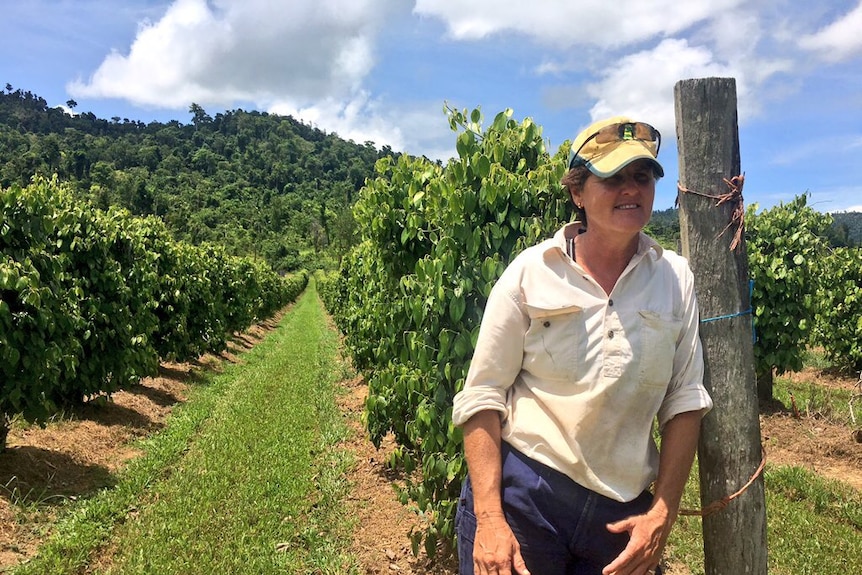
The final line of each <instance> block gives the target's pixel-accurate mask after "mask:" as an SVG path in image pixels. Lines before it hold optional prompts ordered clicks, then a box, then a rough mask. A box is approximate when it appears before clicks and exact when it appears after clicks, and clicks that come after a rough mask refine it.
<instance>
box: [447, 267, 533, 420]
mask: <svg viewBox="0 0 862 575" xmlns="http://www.w3.org/2000/svg"><path fill="white" fill-rule="evenodd" d="M506 276H507V274H505V273H504V274H503V277H501V278H500V281H498V282H497V284H495V286H494V288H493V289H492V290H491V293H490V294H489V296H488V302H487V304H486V306H485V312H484V314H483V316H482V324H481V327H480V328H479V337H478V339H477V341H476V349H475V351H474V353H473V359H472V361H471V363H470V369H469V370H468V372H467V378H466V380H465V382H464V389H463V390H461V391H460V392H458V393H457V394H456V395H455V399H454V401H453V410H452V420H453V422H454V423H455V425H464V423H466V422H467V420H469V419H470V418H471V417H472V416H473V415H475V414H476V413H479V412H480V411H486V410H493V411H499V412H500V413H501V414H502V415H503V417H505V415H506V413H507V409H506V393H507V391H508V389H509V388H510V387H511V386H512V385H513V384H514V382H515V378H516V377H518V374H519V373H520V371H521V364H522V362H523V356H524V334H525V333H526V331H527V328H528V327H529V317H528V316H527V315H526V314H525V313H524V311H523V309H522V306H521V305H519V302H518V294H519V291H517V288H515V289H512V288H510V287H508V286H507V282H506V279H507V277H506Z"/></svg>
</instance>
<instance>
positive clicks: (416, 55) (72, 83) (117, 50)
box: [0, 0, 862, 212]
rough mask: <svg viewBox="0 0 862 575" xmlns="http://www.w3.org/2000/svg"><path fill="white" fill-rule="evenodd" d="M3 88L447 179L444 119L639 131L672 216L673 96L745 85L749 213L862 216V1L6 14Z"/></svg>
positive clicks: (147, 6)
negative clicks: (350, 146) (384, 152)
mask: <svg viewBox="0 0 862 575" xmlns="http://www.w3.org/2000/svg"><path fill="white" fill-rule="evenodd" d="M0 72H2V73H0V87H2V86H5V85H6V83H9V84H11V85H12V86H13V87H14V88H20V89H22V90H25V91H31V92H33V93H35V94H38V95H39V96H42V97H43V98H45V99H46V100H47V101H48V103H49V104H50V105H52V106H53V105H64V104H65V102H66V101H67V100H69V99H74V100H76V101H77V102H78V106H77V108H76V111H77V112H82V111H89V112H93V113H94V114H96V115H97V116H99V117H103V118H112V117H115V116H117V117H120V118H129V119H131V120H141V121H144V122H149V121H151V120H158V121H167V120H174V119H175V120H179V121H180V122H183V123H188V122H190V120H191V116H190V114H189V112H188V109H189V105H190V104H191V103H192V102H194V103H197V104H200V105H201V106H203V107H204V108H205V109H206V110H207V112H208V113H210V114H215V113H217V112H219V111H222V110H226V109H236V108H243V109H246V110H251V109H257V110H261V111H268V112H272V113H280V114H291V115H293V116H294V117H296V118H300V119H303V120H304V121H306V122H310V123H313V124H315V125H316V126H317V127H319V128H321V129H324V130H326V131H328V132H336V133H338V134H339V135H341V136H342V137H345V138H349V139H352V140H354V141H356V142H365V141H369V140H370V141H374V142H375V143H376V144H377V145H378V146H382V145H384V144H388V145H390V146H391V147H392V148H393V149H395V150H399V151H405V152H408V153H411V154H425V155H427V156H429V157H432V158H440V159H443V160H445V159H446V158H448V157H449V156H450V155H453V154H454V147H455V138H454V136H453V134H452V132H450V130H449V127H448V123H447V122H446V118H445V116H444V114H443V106H444V103H448V104H449V105H451V106H453V107H456V108H459V109H463V108H467V109H473V108H475V107H479V108H481V110H482V111H483V113H484V115H485V118H486V120H487V121H490V120H491V119H492V118H493V117H494V115H495V114H496V113H497V112H499V111H502V110H504V109H506V108H512V109H513V110H514V118H516V119H519V120H520V119H523V118H525V117H530V118H532V119H533V120H534V121H535V122H536V123H537V124H539V125H540V126H542V128H543V134H544V137H545V139H546V140H547V141H548V143H549V146H550V149H551V150H552V151H555V150H556V149H557V148H558V147H559V146H560V145H561V144H562V143H563V141H565V140H566V139H569V138H572V137H573V136H574V134H575V133H576V132H577V131H578V130H579V129H581V128H582V127H584V126H585V125H587V124H589V123H590V122H591V121H592V120H595V119H599V118H602V117H606V116H610V115H616V114H627V115H630V116H633V117H635V118H637V119H642V120H644V121H647V122H650V123H652V124H653V125H655V126H656V127H657V128H659V130H660V131H661V132H662V134H663V135H664V141H663V145H662V151H661V157H660V159H661V160H662V163H663V164H664V166H665V168H666V177H665V178H664V179H663V180H661V181H660V182H659V185H658V188H657V197H656V204H655V207H656V208H657V209H663V208H667V207H670V206H672V205H673V201H674V198H675V196H676V180H677V170H676V165H677V150H676V148H675V138H674V134H675V128H674V104H673V87H674V85H675V84H676V82H677V81H679V80H682V79H688V78H703V77H710V76H724V77H733V78H735V79H736V82H737V94H738V100H739V104H738V112H739V123H740V126H739V136H740V146H741V156H742V169H743V171H744V172H745V174H746V183H745V189H744V196H745V200H746V203H748V204H751V203H757V204H759V205H760V207H761V208H767V207H771V206H773V205H776V204H778V203H779V202H787V201H790V200H791V199H793V197H794V196H796V195H799V194H802V193H806V192H807V193H809V194H810V198H809V202H810V203H811V204H812V205H814V207H815V208H816V209H818V210H820V211H824V212H826V211H840V210H857V211H862V161H860V160H859V156H860V155H862V0H846V1H839V0H826V1H823V2H811V1H810V0H805V1H803V0H686V1H682V0H616V1H614V0H581V1H578V2H565V1H562V0H559V1H552V0H532V1H530V2H523V1H512V0H415V1H412V0H209V1H207V0H0Z"/></svg>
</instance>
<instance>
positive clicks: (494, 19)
mask: <svg viewBox="0 0 862 575" xmlns="http://www.w3.org/2000/svg"><path fill="white" fill-rule="evenodd" d="M740 4H743V1H742V0H688V1H686V2H679V1H678V0H617V1H615V2H613V3H611V2H607V0H581V1H580V2H559V1H556V0H533V1H532V2H530V3H529V4H526V5H525V4H524V3H523V2H522V1H519V0H471V1H470V2H463V1H461V0H416V7H415V8H414V13H416V14H419V15H422V16H431V17H436V18H439V19H441V20H443V21H444V22H445V23H446V26H447V28H448V31H449V34H450V35H451V36H453V37H454V38H457V39H461V40H478V39H482V38H485V37H487V36H490V35H492V34H496V33H501V32H505V31H514V32H519V33H523V34H526V35H528V36H531V37H532V38H534V39H535V40H536V41H538V42H542V43H547V44H552V45H556V46H574V45H579V44H580V45H583V44H597V45H601V46H604V47H620V46H626V45H629V44H633V43H636V42H641V41H644V40H648V39H650V38H653V37H656V36H668V35H672V34H676V33H678V32H681V31H683V30H685V29H687V28H689V27H691V26H692V25H694V24H697V23H699V22H702V21H706V20H708V19H710V18H712V17H713V16H715V15H716V14H721V13H723V12H725V11H728V10H731V9H733V8H734V7H736V6H738V5H740Z"/></svg>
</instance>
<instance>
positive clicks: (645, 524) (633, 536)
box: [602, 510, 673, 575]
mask: <svg viewBox="0 0 862 575" xmlns="http://www.w3.org/2000/svg"><path fill="white" fill-rule="evenodd" d="M672 524H673V521H668V517H667V516H662V514H661V513H657V512H656V510H651V511H649V512H647V513H645V514H643V515H634V516H632V517H627V518H626V519H623V520H622V521H617V522H616V523H611V524H609V525H608V526H607V528H608V531H610V532H611V533H625V532H628V534H629V542H628V545H626V548H625V549H623V552H622V553H620V554H619V556H618V557H617V558H616V559H614V560H613V561H612V562H611V563H610V564H609V565H608V566H607V567H605V568H604V569H603V570H602V575H646V574H649V573H654V572H655V571H654V570H655V568H656V567H658V564H659V561H660V560H661V554H662V552H663V551H664V546H665V544H666V543H667V538H668V535H670V529H671V526H672Z"/></svg>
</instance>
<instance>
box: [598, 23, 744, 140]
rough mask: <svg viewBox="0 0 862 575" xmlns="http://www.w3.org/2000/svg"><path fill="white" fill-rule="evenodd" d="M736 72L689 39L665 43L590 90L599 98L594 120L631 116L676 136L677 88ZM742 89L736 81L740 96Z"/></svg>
mask: <svg viewBox="0 0 862 575" xmlns="http://www.w3.org/2000/svg"><path fill="white" fill-rule="evenodd" d="M736 75H738V73H737V71H735V70H732V69H730V68H729V67H728V66H727V65H724V64H721V63H718V62H715V61H714V60H713V57H712V54H711V53H710V51H709V50H707V49H706V48H703V47H693V46H690V45H689V43H688V42H687V41H686V40H664V41H663V42H661V43H660V44H659V45H658V46H656V47H655V48H654V49H652V50H645V51H643V52H638V53H636V54H631V55H629V56H625V57H623V58H622V59H620V60H619V62H617V63H616V64H615V65H614V66H613V68H612V69H610V70H609V71H608V72H607V73H606V74H605V75H604V76H603V77H602V78H601V79H600V80H599V82H597V83H594V84H591V85H590V86H589V87H588V91H589V93H590V95H591V96H593V97H594V98H595V99H596V103H595V104H594V105H593V107H592V109H591V110H590V116H591V117H592V119H593V120H597V119H599V118H605V117H608V116H615V115H619V114H622V115H629V116H632V117H635V118H638V119H643V120H644V121H647V122H650V123H652V124H653V125H655V127H656V128H658V129H659V131H660V132H662V133H663V134H668V135H672V134H673V133H674V125H675V119H674V103H673V98H674V96H673V89H674V85H675V84H676V83H677V82H678V81H679V80H680V79H682V78H705V77H715V76H718V77H729V76H730V77H733V76H736ZM742 91H743V90H742V89H741V88H740V82H739V81H737V94H739V93H741V92H742Z"/></svg>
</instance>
